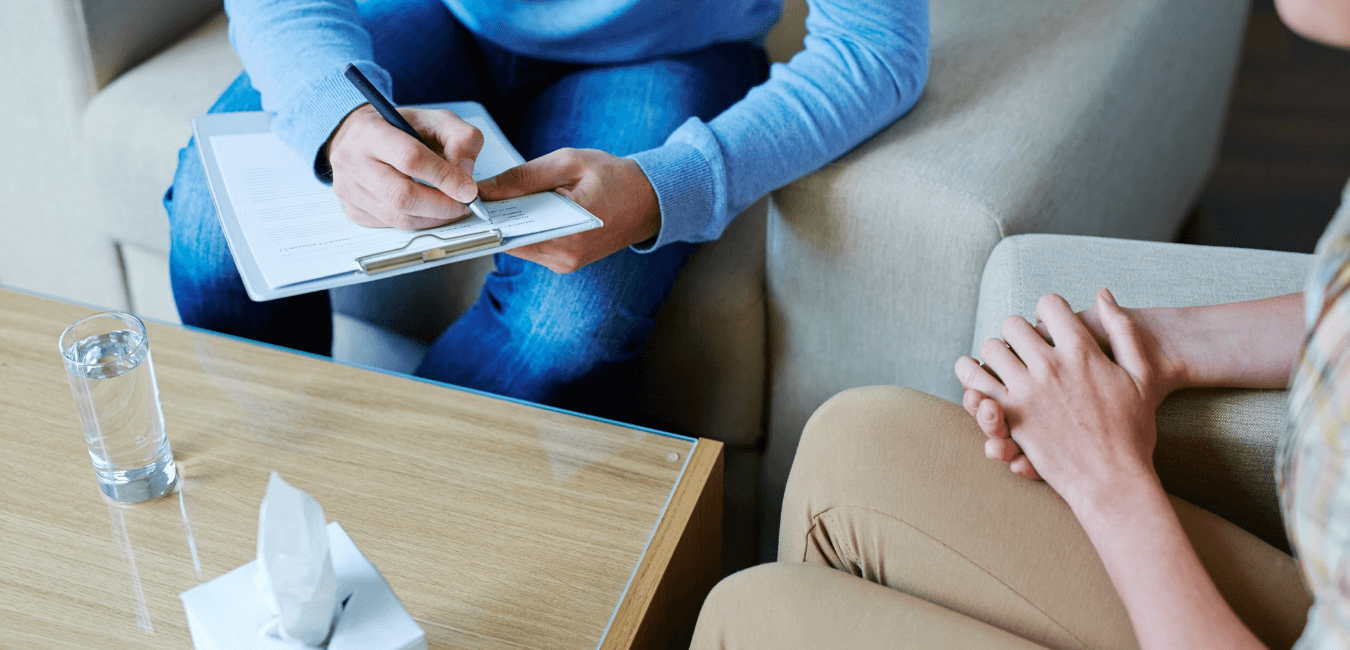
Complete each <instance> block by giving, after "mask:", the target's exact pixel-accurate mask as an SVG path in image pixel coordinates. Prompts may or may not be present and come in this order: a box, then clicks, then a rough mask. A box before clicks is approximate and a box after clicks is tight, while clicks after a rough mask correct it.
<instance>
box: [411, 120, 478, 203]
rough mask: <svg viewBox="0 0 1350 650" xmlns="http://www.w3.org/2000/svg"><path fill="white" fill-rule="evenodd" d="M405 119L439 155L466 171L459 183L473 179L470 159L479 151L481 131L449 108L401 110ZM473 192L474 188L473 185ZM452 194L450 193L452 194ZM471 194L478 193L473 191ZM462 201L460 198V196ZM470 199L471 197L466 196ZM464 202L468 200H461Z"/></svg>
mask: <svg viewBox="0 0 1350 650" xmlns="http://www.w3.org/2000/svg"><path fill="white" fill-rule="evenodd" d="M404 116H405V118H408V122H409V123H410V124H412V126H413V128H416V130H417V132H420V134H423V136H424V138H425V139H427V141H429V142H431V143H433V145H435V149H439V150H440V151H439V153H440V154H441V157H443V158H444V159H447V161H450V162H452V164H455V166H456V168H459V169H460V170H462V172H464V174H466V176H467V178H462V181H463V182H474V161H477V159H478V154H479V153H482V150H483V132H482V131H479V130H478V127H475V126H472V124H470V123H467V122H464V120H463V119H462V118H460V116H458V115H455V114H452V112H450V111H416V109H414V111H404ZM475 192H477V188H475ZM447 193H448V192H447ZM452 196H454V195H452ZM474 196H478V195H477V193H475V195H474ZM460 200H463V199H460ZM468 200H472V197H470V199H468ZM464 203H468V201H464Z"/></svg>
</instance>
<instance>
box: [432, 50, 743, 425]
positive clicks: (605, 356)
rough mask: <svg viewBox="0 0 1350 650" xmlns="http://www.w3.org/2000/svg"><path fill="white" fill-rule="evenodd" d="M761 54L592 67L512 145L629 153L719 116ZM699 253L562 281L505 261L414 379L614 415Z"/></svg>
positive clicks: (533, 114) (545, 105)
mask: <svg viewBox="0 0 1350 650" xmlns="http://www.w3.org/2000/svg"><path fill="white" fill-rule="evenodd" d="M764 69H765V68H764V63H763V53H762V51H761V50H760V49H759V48H757V47H755V46H750V45H744V44H737V45H730V46H718V47H716V48H709V49H708V50H706V51H702V52H698V53H694V54H691V55H686V56H684V57H680V58H674V59H658V60H653V61H647V62H643V63H636V64H630V65H623V66H612V67H600V68H591V69H586V70H582V71H578V72H574V73H572V74H569V75H566V76H564V77H563V78H562V79H560V80H559V81H557V82H555V83H554V84H552V85H550V86H548V87H547V88H546V89H545V90H543V91H542V92H541V93H540V95H539V96H538V97H537V98H536V99H535V101H533V102H532V103H531V105H530V106H529V108H528V109H527V110H526V112H525V113H524V119H523V124H522V126H520V127H519V128H517V129H515V132H514V134H513V138H512V140H513V142H514V144H515V145H516V146H517V147H518V148H519V149H520V151H521V153H522V155H524V156H525V157H527V158H533V157H537V156H539V155H542V154H544V153H548V152H550V151H553V150H555V149H558V148H562V147H578V148H596V149H603V150H605V151H607V152H609V153H612V154H614V155H626V154H630V153H634V152H637V151H642V150H645V149H649V148H652V147H656V146H659V145H660V144H662V143H663V142H664V141H665V139H666V137H667V136H669V135H670V133H671V132H673V131H674V130H675V129H676V128H678V127H679V125H680V124H682V123H684V121H685V120H687V119H689V118H690V117H695V116H697V117H700V118H704V119H711V117H713V116H715V115H716V114H717V113H719V112H721V111H722V110H723V109H725V108H726V107H727V106H729V105H730V104H732V103H734V102H735V101H736V100H737V99H739V98H740V97H742V96H744V94H745V92H746V91H748V90H749V89H750V88H751V87H753V86H754V85H755V84H756V83H758V82H759V81H760V80H761V79H762V77H763V74H764ZM692 252H693V246H692V245H689V244H675V245H670V246H665V247H662V248H661V249H659V250H656V251H653V252H651V253H646V254H639V253H634V252H632V251H631V250H629V249H624V250H621V251H619V252H617V253H614V254H613V255H610V256H608V257H606V258H604V259H602V260H599V261H596V262H593V263H591V264H589V265H587V266H585V267H583V268H581V269H579V270H578V271H576V272H573V273H569V274H557V273H554V272H552V271H550V270H548V269H547V268H545V267H543V266H540V265H538V264H535V263H533V262H525V261H522V260H519V259H517V258H514V257H510V256H506V255H499V256H498V257H497V268H496V270H495V271H494V272H493V273H492V274H490V275H489V276H488V278H487V281H486V282H485V283H484V286H483V291H482V293H481V295H480V296H479V299H478V301H477V302H476V303H475V304H474V305H473V306H472V307H471V308H470V309H469V311H468V312H467V313H466V314H465V315H464V316H463V317H461V318H460V319H459V320H458V321H456V322H455V323H454V324H453V325H452V326H451V327H450V328H449V329H447V330H446V332H445V333H444V334H443V335H442V336H441V337H439V338H438V339H437V340H436V341H435V342H434V343H433V345H432V347H431V350H430V351H429V353H428V354H427V357H426V358H425V359H424V360H423V362H422V366H421V367H420V368H419V369H418V371H417V372H418V374H419V375H422V376H424V377H429V378H433V379H438V380H441V381H445V382H448V383H452V384H457V385H462V386H469V387H472V388H477V389H480V390H486V391H489V392H493V393H498V394H504V395H510V396H512V397H518V398H521V399H527V400H531V401H536V402H543V403H547V404H554V405H559V406H566V407H568V408H574V409H577V410H582V411H586V412H591V413H600V414H604V415H608V416H611V417H618V418H625V419H626V418H629V417H631V413H628V412H627V410H626V407H625V406H624V405H625V404H627V403H628V402H629V401H630V398H631V397H632V394H633V387H634V385H635V382H632V381H628V380H626V373H627V372H628V371H629V370H630V368H629V367H628V362H629V361H631V360H632V359H633V358H635V357H636V356H637V355H638V354H639V353H640V352H641V350H642V347H643V345H644V344H645V342H646V340H647V337H648V336H649V335H650V333H651V331H652V328H653V326H654V325H655V318H656V314H657V311H658V310H659V309H660V307H661V305H662V303H664V301H665V299H666V298H667V297H668V296H669V294H670V291H671V288H672V287H673V286H674V283H675V280H676V278H677V277H678V276H679V273H680V270H681V269H682V268H683V267H684V264H685V262H686V261H688V259H689V255H690V254H691V253H692Z"/></svg>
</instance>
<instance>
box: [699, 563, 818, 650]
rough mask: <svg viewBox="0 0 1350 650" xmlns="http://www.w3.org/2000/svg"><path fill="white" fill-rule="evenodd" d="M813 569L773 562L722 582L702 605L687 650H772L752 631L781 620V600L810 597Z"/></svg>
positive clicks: (768, 643)
mask: <svg viewBox="0 0 1350 650" xmlns="http://www.w3.org/2000/svg"><path fill="white" fill-rule="evenodd" d="M816 568H817V567H808V566H807V565H802V564H785V563H778V562H773V563H769V564H761V565H759V566H755V567H751V568H749V569H745V570H744V571H740V572H737V573H734V574H732V575H730V576H727V577H726V578H723V579H722V581H721V582H719V583H717V586H716V587H713V590H712V592H710V593H709V594H708V598H707V599H706V600H704V601H703V608H702V609H701V610H700V611H699V614H698V624H697V626H696V627H695V628H694V639H693V642H692V643H690V645H689V648H690V650H720V649H722V648H751V647H765V648H768V647H774V645H773V643H772V642H771V640H770V639H766V638H756V635H755V634H753V633H752V631H753V628H755V627H759V626H761V625H763V624H764V623H765V622H767V620H768V619H771V618H785V617H784V614H786V613H787V612H785V611H784V607H783V605H784V602H783V601H784V599H785V598H786V599H790V598H795V597H797V595H799V594H810V593H811V592H812V586H811V584H810V583H811V580H810V579H809V578H810V572H811V571H812V570H813V569H816ZM841 575H842V574H841Z"/></svg>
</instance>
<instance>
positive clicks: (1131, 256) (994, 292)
mask: <svg viewBox="0 0 1350 650" xmlns="http://www.w3.org/2000/svg"><path fill="white" fill-rule="evenodd" d="M1311 261H1312V256H1310V255H1300V254H1296V253H1280V252H1274V251H1258V250H1246V249H1237V248H1217V247H1207V246H1189V245H1184V244H1164V243H1154V242H1139V241H1127V240H1120V239H1104V238H1099V237H1071V236H1056V235H1022V236H1018V237H1010V238H1008V239H1005V240H1003V242H1002V243H1000V244H999V245H998V247H997V248H995V249H994V252H993V254H991V255H990V257H989V262H988V264H987V265H986V266H985V268H984V278H983V281H982V283H981V285H980V302H979V312H978V314H977V315H976V318H975V337H974V340H973V341H972V342H971V348H970V349H971V351H972V354H975V353H976V352H977V350H978V348H979V345H980V343H982V342H983V341H984V340H985V339H988V338H991V337H995V336H998V335H999V328H1000V326H1001V325H1002V323H1003V321H1004V319H1006V318H1007V317H1008V316H1011V315H1013V314H1021V315H1022V316H1025V317H1028V318H1031V317H1033V316H1034V314H1035V309H1036V301H1037V300H1038V299H1040V297H1041V296H1042V295H1044V294H1046V293H1058V294H1060V295H1062V296H1064V298H1065V299H1067V300H1068V301H1069V304H1071V305H1073V307H1074V309H1080V310H1081V309H1085V308H1087V307H1090V306H1092V304H1093V297H1094V295H1095V294H1096V291H1097V290H1098V289H1100V288H1102V287H1107V288H1109V289H1111V291H1112V293H1114V294H1115V296H1116V299H1117V300H1118V301H1119V302H1120V304H1122V305H1125V306H1127V307H1164V306H1166V307H1181V306H1191V305H1211V304H1217V303H1224V302H1234V301H1240V300H1253V299H1256V298H1266V297H1270V296H1277V295H1282V294H1286V293H1292V292H1295V291H1300V290H1302V288H1303V283H1304V280H1305V278H1306V277H1307V274H1308V272H1309V270H1310V269H1311ZM1284 402H1285V393H1284V391H1282V390H1236V389H1223V390H1202V391H1201V390H1192V391H1181V392H1178V393H1175V394H1173V395H1172V396H1171V397H1169V398H1167V400H1166V401H1164V402H1163V404H1162V406H1161V407H1160V408H1159V409H1158V447H1157V451H1156V452H1155V454H1154V460H1155V464H1156V466H1157V468H1158V474H1159V475H1160V476H1161V477H1162V480H1163V485H1164V487H1166V488H1167V490H1168V491H1169V492H1171V493H1173V494H1175V495H1177V496H1179V497H1181V498H1183V499H1186V500H1187V501H1190V502H1192V503H1195V504H1196V505H1198V506H1200V507H1202V508H1205V509H1207V510H1210V511H1211V512H1214V513H1216V514H1218V515H1219V516H1221V517H1224V518H1225V519H1228V520H1229V521H1232V522H1233V523H1235V524H1237V525H1239V526H1241V527H1243V528H1245V529H1247V530H1249V531H1251V532H1252V533H1254V534H1256V535H1257V536H1258V537H1260V538H1262V539H1264V540H1266V541H1267V542H1270V543H1271V544H1272V545H1273V546H1276V547H1278V548H1283V549H1287V548H1288V544H1287V542H1286V541H1285V538H1284V527H1283V525H1282V524H1281V523H1280V514H1279V503H1278V501H1277V498H1276V493H1275V474H1274V457H1275V445H1276V442H1277V441H1278V438H1279V435H1280V432H1281V430H1282V426H1283V417H1284Z"/></svg>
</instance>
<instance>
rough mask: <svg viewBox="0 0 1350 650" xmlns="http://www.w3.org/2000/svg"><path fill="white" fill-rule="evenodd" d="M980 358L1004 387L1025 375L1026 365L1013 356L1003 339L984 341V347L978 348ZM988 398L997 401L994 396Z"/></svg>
mask: <svg viewBox="0 0 1350 650" xmlns="http://www.w3.org/2000/svg"><path fill="white" fill-rule="evenodd" d="M980 358H981V359H983V360H984V363H985V365H987V366H989V368H990V369H992V370H993V371H994V372H995V373H997V374H998V376H999V379H1001V380H1002V382H1003V384H1004V385H1008V382H1009V381H1019V380H1021V379H1022V378H1023V377H1025V376H1026V374H1027V367H1026V365H1025V364H1023V363H1022V360H1021V359H1018V358H1017V355H1016V354H1013V351H1012V348H1009V347H1008V344H1007V343H1004V342H1003V339H989V340H987V341H985V342H984V345H981V346H980ZM990 397H994V398H995V399H998V398H997V397H995V396H994V395H990Z"/></svg>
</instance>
